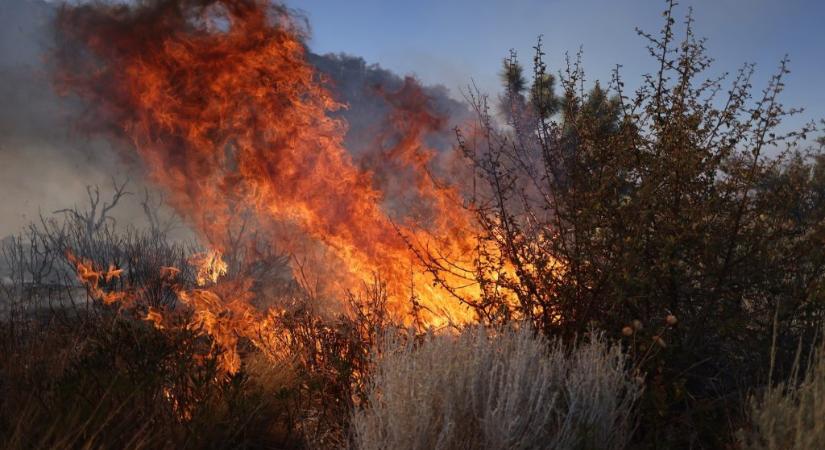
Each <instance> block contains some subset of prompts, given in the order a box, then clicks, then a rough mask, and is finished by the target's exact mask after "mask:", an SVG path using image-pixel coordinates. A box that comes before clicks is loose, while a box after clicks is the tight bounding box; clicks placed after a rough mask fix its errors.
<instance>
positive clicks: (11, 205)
mask: <svg viewBox="0 0 825 450" xmlns="http://www.w3.org/2000/svg"><path fill="white" fill-rule="evenodd" d="M58 8H59V5H58V4H55V3H48V2H45V1H41V0H3V1H2V2H0V98H2V99H3V101H2V102H0V195H2V196H3V198H4V201H3V202H0V236H4V235H7V234H11V233H14V232H16V231H18V230H19V229H20V227H22V226H23V225H24V224H25V223H27V222H29V221H31V220H34V219H36V218H37V215H38V214H39V213H41V212H42V213H43V214H45V215H49V214H51V212H52V211H54V210H56V209H60V208H65V207H71V206H73V205H78V206H82V205H83V204H84V202H85V201H86V190H85V187H86V186H87V185H94V184H98V185H100V186H101V187H106V186H110V184H111V181H110V179H111V177H116V178H117V179H120V180H122V179H125V178H128V179H129V180H130V187H131V188H130V190H131V191H133V192H143V188H144V185H145V183H146V181H145V180H144V179H143V173H144V170H143V168H142V167H140V162H139V161H137V160H134V159H131V160H125V159H124V158H122V157H121V156H122V155H123V154H124V152H118V151H113V149H112V146H113V145H116V144H112V143H111V142H109V141H106V140H104V139H101V138H99V137H94V136H92V135H87V134H85V133H83V132H81V131H80V130H79V129H78V128H77V126H76V125H77V124H78V123H79V121H80V120H81V119H82V118H83V117H84V115H85V114H86V109H85V107H84V106H83V105H82V104H81V103H80V102H78V101H76V100H73V99H72V98H66V97H61V96H59V95H57V93H56V92H55V89H54V86H53V83H52V73H51V70H52V61H51V59H50V55H51V54H52V52H53V50H54V48H55V46H56V44H59V42H56V39H59V37H58V36H56V35H55V32H54V19H55V17H56V13H57V9H58ZM309 59H310V63H311V64H313V65H314V66H316V67H317V69H318V70H319V71H320V72H321V73H323V74H325V75H326V76H327V77H329V81H328V83H329V85H330V89H331V91H332V92H333V94H334V95H335V96H336V98H337V99H338V100H339V101H341V102H343V103H345V104H347V105H348V107H347V108H346V109H344V110H341V111H339V112H337V113H335V114H336V115H338V116H339V117H341V118H343V119H344V120H345V121H346V122H347V123H348V124H349V131H348V133H347V135H346V137H345V146H346V148H347V149H348V150H349V151H350V152H351V153H352V154H353V155H354V156H355V158H356V161H358V162H359V163H360V164H362V165H369V164H370V161H369V157H372V158H373V159H374V158H380V157H381V156H380V155H375V154H372V155H371V156H370V155H369V154H368V152H369V151H370V149H373V150H374V149H375V148H380V147H381V146H380V145H379V146H378V147H376V145H375V144H376V142H375V140H376V139H377V138H380V139H384V140H391V139H392V136H379V134H378V130H382V129H387V126H386V125H387V121H388V120H390V112H391V110H392V105H391V104H390V101H391V99H389V98H388V95H387V94H388V93H393V92H397V91H399V90H401V89H402V88H403V87H404V86H405V83H407V82H408V81H409V80H406V79H405V78H404V77H401V76H398V75H396V74H394V73H392V72H390V71H388V70H385V69H382V68H381V67H380V66H379V65H377V64H368V63H367V62H366V61H364V60H363V59H362V58H359V57H356V56H348V55H315V54H311V53H310V54H309ZM423 91H424V93H425V95H426V96H427V98H428V99H429V102H430V105H428V106H429V108H430V109H431V110H432V111H434V112H435V113H436V114H437V115H438V116H440V117H442V118H443V123H441V124H439V129H437V130H431V132H430V133H429V134H428V136H427V138H426V141H427V144H428V145H429V146H431V148H434V149H437V150H439V151H442V152H443V151H446V150H447V149H449V148H451V146H452V145H453V143H454V136H453V134H452V132H451V128H452V127H454V126H456V125H459V124H461V123H462V122H463V121H465V120H466V118H467V117H468V115H469V114H468V110H467V108H466V106H465V105H464V104H462V103H460V102H458V101H456V100H454V99H452V98H450V95H449V92H448V90H447V89H446V88H444V87H443V86H427V87H423ZM396 175H398V174H396ZM138 198H139V196H133V197H131V198H128V199H127V200H126V201H124V203H123V205H122V206H121V207H120V208H118V211H117V214H116V217H117V218H118V220H119V221H120V222H122V223H129V222H140V221H141V220H142V214H143V213H142V209H141V207H140V205H139V202H138V201H137V200H138Z"/></svg>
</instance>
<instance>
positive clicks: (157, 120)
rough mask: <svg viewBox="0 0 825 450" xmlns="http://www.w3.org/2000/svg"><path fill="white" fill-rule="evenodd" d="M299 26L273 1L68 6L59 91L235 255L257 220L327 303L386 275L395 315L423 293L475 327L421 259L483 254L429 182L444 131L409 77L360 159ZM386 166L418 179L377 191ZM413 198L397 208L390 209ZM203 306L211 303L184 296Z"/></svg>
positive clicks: (434, 317)
mask: <svg viewBox="0 0 825 450" xmlns="http://www.w3.org/2000/svg"><path fill="white" fill-rule="evenodd" d="M296 23H297V22H296V21H295V20H294V19H293V18H292V17H291V16H290V14H289V12H288V11H287V10H286V9H285V8H283V7H280V6H276V5H273V4H270V3H269V2H267V1H265V0H154V1H151V2H143V3H141V6H139V7H135V6H132V7H129V6H124V5H108V6H102V5H101V4H95V5H80V6H77V5H75V6H64V7H63V9H62V10H61V13H60V15H59V16H58V25H59V30H60V31H61V33H62V37H63V39H64V42H65V44H64V46H63V47H62V48H61V49H60V50H59V51H58V52H57V53H56V57H57V63H58V64H57V65H58V68H59V73H58V76H57V84H58V86H59V87H61V88H62V89H63V90H65V91H71V92H74V93H76V94H78V95H80V96H81V97H83V98H85V99H86V100H87V101H88V103H89V105H90V106H91V108H92V110H91V114H90V116H89V119H90V120H89V123H90V124H92V125H93V126H94V127H95V128H96V129H98V130H101V129H102V130H105V131H108V132H111V133H112V134H113V135H115V136H118V137H121V138H126V139H127V140H128V141H129V142H130V147H131V148H133V149H134V150H135V151H136V154H137V155H138V156H139V159H140V160H141V161H142V162H143V163H144V164H145V166H146V168H147V170H148V174H149V176H150V178H151V180H153V181H154V182H155V183H157V184H159V185H160V186H162V187H163V188H165V190H166V191H168V193H169V198H170V202H171V204H172V205H173V206H174V207H175V208H176V209H177V210H178V211H179V212H180V213H181V214H182V215H183V216H184V217H186V218H187V219H188V220H189V221H190V222H191V224H192V226H193V227H194V228H195V229H196V230H197V231H198V232H199V233H200V234H201V235H202V237H203V238H204V239H205V240H206V241H207V243H208V244H209V245H210V247H212V248H213V249H214V250H215V251H218V252H226V251H229V250H231V246H232V245H234V244H233V240H232V239H233V234H232V233H233V230H237V229H238V227H239V224H240V222H241V221H242V220H246V221H248V222H249V224H251V225H250V226H252V227H254V228H255V231H256V232H259V233H261V234H262V235H265V236H266V238H267V239H268V240H269V242H271V243H272V245H274V246H275V247H276V248H277V249H279V250H281V251H285V252H288V253H290V254H291V255H293V256H294V258H293V270H295V271H296V272H297V271H298V270H299V266H300V269H301V270H302V274H303V276H307V273H309V274H310V276H312V277H314V278H315V279H317V280H325V281H326V284H327V286H326V290H325V293H326V294H327V295H329V296H331V297H335V296H342V294H343V293H344V292H345V291H347V290H353V289H358V288H359V287H360V286H361V285H362V283H364V282H365V281H367V280H369V279H370V278H371V277H373V276H375V275H376V274H378V275H379V276H380V277H381V278H382V279H383V280H384V281H385V282H386V283H387V290H388V292H389V294H390V296H391V300H390V307H391V308H392V309H393V312H395V313H397V314H398V315H399V316H400V317H402V318H403V317H406V316H408V315H409V312H410V308H411V302H410V301H409V299H410V298H411V296H414V297H415V298H416V300H417V302H418V304H420V305H421V306H423V307H424V309H425V310H427V311H429V313H427V318H426V320H428V321H429V323H430V324H433V325H439V324H442V323H444V322H445V321H447V320H452V321H455V322H464V321H467V320H470V319H471V318H472V314H471V313H470V312H469V311H468V310H467V309H465V308H464V307H463V305H462V304H461V303H460V302H459V301H457V300H456V299H455V296H453V295H451V294H450V293H449V292H448V291H446V290H445V289H443V288H442V287H440V286H439V285H438V283H434V279H433V276H432V275H431V274H429V273H427V272H426V271H425V270H424V268H423V267H422V266H421V264H420V262H419V261H418V259H417V258H416V257H415V254H414V252H413V251H411V248H412V249H417V250H418V251H422V252H423V251H426V252H429V253H432V254H439V255H443V256H444V258H445V260H447V259H449V260H451V261H462V260H464V261H466V260H467V259H468V258H469V255H472V253H473V249H474V248H475V245H476V243H475V239H474V231H473V225H472V221H471V219H470V217H469V216H468V214H467V213H466V211H465V210H464V209H462V208H461V207H460V204H461V201H462V196H461V194H460V192H459V191H458V189H456V188H455V187H453V186H449V185H445V184H442V183H436V182H435V181H434V179H433V176H432V175H431V174H430V170H429V168H430V164H431V162H432V159H433V155H434V152H433V150H431V149H428V148H427V146H426V145H425V144H424V143H423V140H424V138H425V137H426V135H427V133H429V132H432V131H434V130H437V129H439V127H441V126H443V121H442V120H440V119H439V118H438V116H437V115H435V114H433V113H432V112H431V111H429V108H428V102H427V98H426V96H425V95H424V94H423V93H422V90H421V89H420V88H419V87H418V86H417V85H416V84H415V83H414V82H413V81H412V80H407V82H406V83H405V86H404V88H403V89H401V90H400V91H398V92H394V93H386V94H385V95H386V96H387V99H388V102H389V103H390V104H391V105H393V106H394V111H393V112H392V114H391V116H390V120H389V123H390V129H387V130H385V133H381V136H379V137H385V136H384V135H386V137H387V139H378V140H377V143H378V144H379V145H381V148H377V149H376V151H375V152H374V153H373V157H372V159H370V160H369V161H367V162H366V163H364V164H361V165H360V166H359V165H358V164H356V163H355V162H354V161H353V159H352V156H351V155H350V154H349V152H348V151H347V150H346V148H344V145H343V138H344V136H345V134H346V124H345V123H343V122H342V121H341V120H339V119H334V118H332V117H331V116H330V113H331V112H332V111H335V110H337V109H340V108H342V107H345V106H344V105H342V104H340V103H338V102H337V101H336V100H335V98H334V97H333V94H332V93H331V92H330V91H329V90H328V89H327V87H326V86H327V83H325V81H324V80H323V79H322V78H321V77H320V76H319V75H318V74H317V73H316V71H315V70H314V68H313V67H312V66H311V65H310V64H309V63H308V62H307V58H306V48H305V46H304V44H303V38H304V32H303V31H302V29H301V28H300V27H299V26H298V25H297V24H296ZM370 161H371V162H372V164H370ZM387 170H392V171H396V172H397V173H404V174H408V176H405V177H402V178H400V179H403V180H404V181H405V183H406V184H404V185H403V186H393V187H388V186H382V183H380V182H379V178H380V175H381V173H382V171H387ZM410 198H412V199H413V200H410ZM405 203H406V205H407V206H409V207H408V208H406V209H403V211H404V212H403V213H402V214H390V213H389V212H388V211H390V210H393V209H394V208H395V207H398V206H399V204H405ZM410 205H412V206H410ZM396 209H397V208H396ZM247 212H251V215H249V216H246V215H245V213H247ZM244 217H245V219H244ZM319 255H320V256H319ZM218 259H219V258H218ZM213 260H214V259H213ZM207 265H208V263H207ZM468 266H469V267H471V265H469V264H468ZM212 270H213V272H211V273H210V274H208V275H209V276H216V275H215V274H216V273H217V272H214V270H221V269H220V268H218V269H216V268H214V267H213V268H212ZM224 270H225V269H224ZM471 270H472V269H470V270H468V271H467V272H466V274H467V277H468V278H472V276H471V275H472V273H471ZM461 271H462V269H457V270H454V271H453V272H459V274H456V273H453V274H452V275H450V276H451V277H457V278H461V274H460V272H461ZM206 275H207V274H205V275H204V276H206ZM452 281H455V282H456V283H455V285H459V284H464V285H467V286H466V287H464V288H461V289H460V291H461V295H463V296H466V297H473V296H476V295H478V294H477V292H476V291H477V287H475V286H473V285H472V283H466V282H464V281H463V280H462V282H460V283H459V280H457V279H456V280H452ZM201 300H203V301H206V300H209V301H212V300H213V299H211V298H209V299H206V298H194V297H190V298H189V301H193V302H195V301H201Z"/></svg>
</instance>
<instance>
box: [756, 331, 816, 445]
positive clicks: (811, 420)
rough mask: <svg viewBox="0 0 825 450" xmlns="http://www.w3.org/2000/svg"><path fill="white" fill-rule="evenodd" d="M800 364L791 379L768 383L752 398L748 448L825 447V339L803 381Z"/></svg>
mask: <svg viewBox="0 0 825 450" xmlns="http://www.w3.org/2000/svg"><path fill="white" fill-rule="evenodd" d="M798 368H799V364H798V363H797V364H795V365H794V370H793V371H792V373H791V376H790V378H789V380H788V381H785V382H782V383H779V384H777V385H772V386H768V387H767V389H766V390H765V392H763V393H762V395H761V396H758V397H755V398H753V399H752V401H751V411H750V413H751V415H750V420H751V423H750V427H749V429H748V430H747V431H744V430H743V432H742V434H741V436H740V438H741V440H742V441H743V443H744V444H745V445H744V446H745V447H746V448H751V449H783V450H786V449H787V450H815V449H821V448H825V422H823V420H822V419H823V418H825V342H823V343H820V345H819V348H818V349H817V350H816V352H815V353H814V355H813V358H810V364H808V369H807V370H806V371H805V372H804V375H803V376H802V379H801V380H799V378H798V376H797V374H798V373H799V370H798Z"/></svg>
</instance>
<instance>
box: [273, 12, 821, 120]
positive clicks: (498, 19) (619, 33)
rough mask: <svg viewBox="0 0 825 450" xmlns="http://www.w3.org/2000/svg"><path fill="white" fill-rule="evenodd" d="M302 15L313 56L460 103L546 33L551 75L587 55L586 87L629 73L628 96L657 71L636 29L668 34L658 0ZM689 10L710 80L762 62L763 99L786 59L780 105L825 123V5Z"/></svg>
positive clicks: (493, 84)
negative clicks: (367, 66) (430, 88)
mask: <svg viewBox="0 0 825 450" xmlns="http://www.w3.org/2000/svg"><path fill="white" fill-rule="evenodd" d="M288 4H289V5H290V6H292V7H294V8H298V9H300V10H303V11H304V13H305V14H306V15H307V16H308V18H309V21H310V25H311V27H312V33H313V35H312V39H311V41H310V46H311V47H312V49H313V50H314V51H316V52H321V53H326V52H336V53H337V52H345V53H349V54H353V55H358V56H362V57H363V58H364V59H366V60H367V62H369V63H379V64H380V65H382V66H383V67H385V68H388V69H391V70H393V71H395V72H398V73H400V74H414V75H416V76H417V77H418V78H419V79H421V80H422V81H423V82H425V83H428V84H433V83H440V84H444V85H445V86H447V87H448V88H450V89H451V90H452V92H453V93H454V95H455V96H456V97H458V96H459V95H460V94H459V93H458V89H459V88H462V87H464V86H466V85H467V84H468V83H469V82H470V80H471V79H473V80H475V82H476V83H477V84H478V85H479V86H480V87H481V88H482V89H483V90H485V91H487V92H488V93H494V91H495V89H497V86H498V84H497V83H498V81H497V76H496V74H497V72H498V70H499V67H500V64H501V59H502V57H504V56H505V55H506V54H507V52H508V50H509V49H510V48H514V49H516V50H517V51H518V52H519V54H520V56H521V58H522V61H524V62H526V63H530V61H531V58H532V49H531V48H532V46H533V45H534V44H535V41H536V37H537V36H538V35H540V34H543V35H544V43H545V47H546V49H545V52H546V53H547V55H548V56H547V61H548V63H549V64H550V66H551V68H553V69H558V68H559V67H561V64H562V62H563V58H564V52H565V51H569V52H570V53H571V54H572V53H575V52H576V51H577V50H578V48H579V47H580V46H581V47H582V48H583V49H584V63H585V69H586V70H587V72H588V78H589V79H591V80H594V79H597V78H598V79H601V80H604V81H607V80H608V79H609V74H610V70H611V69H612V68H613V67H614V65H615V64H617V63H620V64H622V65H623V66H624V68H623V72H624V74H625V76H626V79H627V80H626V81H627V82H628V85H629V86H633V85H634V82H635V81H636V80H638V75H640V74H642V73H644V72H646V71H649V70H651V67H652V66H651V61H652V60H651V59H650V58H649V57H648V55H647V51H646V50H645V48H644V45H645V42H644V41H643V39H642V38H641V37H639V36H637V35H636V33H635V31H634V28H635V27H637V26H638V27H640V28H642V29H644V30H645V31H649V32H656V31H657V30H659V28H661V25H662V16H661V12H662V10H663V9H664V6H665V4H664V2H663V1H660V0H578V1H576V0H544V1H538V0H510V1H504V0H450V1H448V0H442V1H436V0H419V1H414V2H408V1H405V2H401V1H388V0H384V1H379V0H355V1H348V2H342V1H322V0H304V1H291V2H289V3H288ZM690 6H692V7H693V9H694V16H695V17H696V30H697V34H698V35H700V36H705V37H707V38H708V49H709V53H710V55H711V56H712V57H714V58H715V59H716V63H715V65H714V67H712V68H711V72H710V73H709V74H712V75H718V74H721V73H723V72H725V71H730V72H733V71H735V70H736V69H737V68H738V67H739V66H740V65H741V64H742V63H743V62H754V63H756V64H757V75H756V78H755V88H757V89H761V87H762V86H764V82H765V81H766V80H767V78H768V77H769V76H770V75H771V74H772V73H773V72H774V71H775V68H776V66H777V64H778V62H779V60H780V59H781V58H782V56H783V55H784V54H786V53H787V54H789V56H790V58H791V65H790V68H791V70H792V73H791V74H790V76H789V77H788V78H787V86H788V87H787V89H786V92H785V95H784V97H783V98H784V103H785V104H786V105H787V106H803V107H805V108H806V112H805V113H804V114H803V115H801V116H800V117H799V118H796V119H794V120H793V122H794V125H796V124H801V123H802V122H805V121H807V120H811V119H819V118H823V117H825V86H823V83H822V82H823V81H825V1H823V0H787V1H780V0H683V1H681V2H680V5H679V6H678V7H677V15H678V16H679V17H682V16H683V15H684V14H685V13H687V8H688V7H690Z"/></svg>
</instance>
